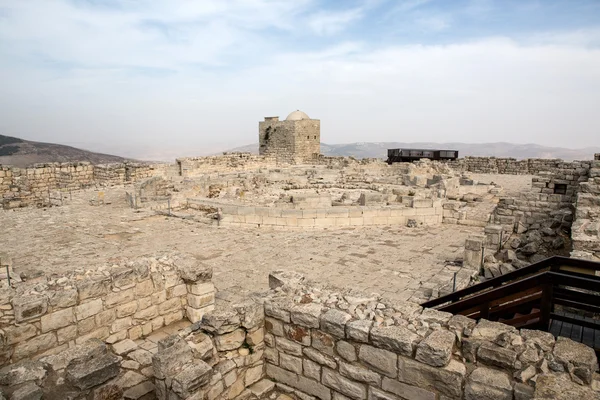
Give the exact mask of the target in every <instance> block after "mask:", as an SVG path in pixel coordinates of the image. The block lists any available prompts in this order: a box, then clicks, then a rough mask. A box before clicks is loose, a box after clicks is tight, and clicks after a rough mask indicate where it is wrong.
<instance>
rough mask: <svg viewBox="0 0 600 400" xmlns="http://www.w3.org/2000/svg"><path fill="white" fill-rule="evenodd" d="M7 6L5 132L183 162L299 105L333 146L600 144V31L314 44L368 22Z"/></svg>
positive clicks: (197, 8) (188, 5) (271, 11)
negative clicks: (443, 41) (310, 43)
mask: <svg viewBox="0 0 600 400" xmlns="http://www.w3.org/2000/svg"><path fill="white" fill-rule="evenodd" d="M2 4H4V6H5V7H10V8H11V10H12V11H11V12H10V13H9V15H8V16H7V17H5V18H4V19H3V21H2V24H0V40H1V41H2V46H0V79H1V80H2V82H3V87H2V89H3V90H2V91H1V92H0V132H2V133H3V134H9V135H14V136H22V137H26V138H31V139H34V140H36V139H37V140H44V141H57V142H65V143H77V144H81V143H92V144H94V146H96V147H95V148H96V149H98V150H106V151H108V150H110V151H114V152H122V153H125V152H129V154H131V155H135V151H138V152H141V150H140V149H142V148H143V149H144V150H143V151H144V152H145V153H144V154H148V152H150V151H153V152H154V153H153V154H155V153H156V152H157V151H161V149H165V150H164V151H165V153H166V151H167V150H166V149H168V151H169V155H168V158H171V157H172V154H173V153H175V154H177V153H180V154H181V155H184V154H188V155H193V154H200V153H206V152H212V151H215V150H216V149H217V148H218V147H219V146H222V147H224V148H227V147H234V146H237V145H240V144H246V143H252V142H255V141H256V135H257V124H258V120H260V119H262V117H263V116H265V115H272V114H280V115H282V116H285V115H286V114H287V113H288V112H289V111H291V110H295V109H298V108H299V109H302V110H304V111H306V112H307V113H308V114H309V115H310V116H312V117H315V118H320V119H321V120H322V130H323V131H322V137H323V140H324V141H326V142H331V143H336V142H338V143H339V142H353V141H392V140H398V141H412V140H415V141H416V140H427V141H465V142H488V141H509V142H537V143H541V144H550V145H561V146H567V147H577V146H587V145H599V143H598V139H597V133H598V131H600V114H598V112H597V110H596V108H597V104H600V72H599V71H600V49H598V46H597V45H595V43H598V41H597V39H598V38H599V37H600V34H598V31H597V30H587V31H572V32H558V33H557V32H549V33H547V34H543V35H534V36H530V37H525V38H521V39H519V41H515V40H511V39H507V38H505V37H501V36H500V37H489V38H482V39H479V40H475V41H467V42H463V43H456V44H452V45H447V46H438V45H419V44H414V45H406V46H400V45H396V44H394V43H389V42H386V43H385V44H379V43H376V42H370V41H363V42H352V41H347V40H344V38H343V36H342V35H340V36H339V37H337V36H333V37H328V38H326V40H327V43H332V44H331V45H328V46H325V45H323V44H321V43H320V44H319V45H318V46H315V47H312V50H311V47H306V45H305V44H304V39H305V38H307V37H308V38H311V37H310V36H307V35H309V34H311V35H312V33H310V32H309V33H307V32H306V27H307V26H308V24H309V23H311V22H312V23H313V24H314V26H313V29H314V30H313V31H311V32H313V33H314V34H319V35H328V34H329V35H330V34H333V33H335V32H336V30H337V32H338V33H339V32H342V31H343V30H344V29H346V28H348V27H349V26H351V24H352V23H353V22H355V21H357V20H358V18H362V17H363V15H362V14H361V13H360V12H359V11H357V9H351V10H349V11H348V15H345V16H344V15H342V16H340V15H339V14H335V15H333V14H327V15H325V14H323V15H324V16H322V17H321V20H320V22H319V23H315V22H314V21H315V13H311V10H312V8H311V5H312V3H311V2H309V1H295V2H288V1H284V0H278V1H267V0H239V1H234V2H227V3H226V4H225V2H224V1H221V0H214V1H213V0H211V1H209V0H207V1H202V2H197V1H177V2H175V1H173V2H170V1H169V2H167V1H160V2H159V1H148V2H145V3H142V4H141V5H140V6H139V7H138V8H132V7H133V6H134V5H137V4H139V3H136V2H131V3H130V7H129V8H128V9H127V10H126V11H121V12H117V11H115V10H111V9H106V8H103V9H97V8H91V7H89V6H88V7H74V6H73V5H72V3H66V2H62V3H61V2H58V1H53V2H47V1H42V0H37V1H35V0H31V1H28V2H9V1H4V2H2V0H0V7H2ZM413 6H415V7H416V6H417V4H416V3H413ZM136 7H137V6H136ZM317 20H318V19H317ZM328 20H329V22H327V21H328ZM153 24H154V25H153ZM161 24H162V25H161ZM164 26H166V27H168V28H169V29H171V30H172V31H171V32H172V33H171V34H172V35H174V37H169V35H168V34H167V35H165V33H164V31H162V30H161V29H162V27H164ZM273 32H289V35H287V36H286V37H287V40H283V39H281V38H279V37H273ZM290 38H291V39H290ZM336 38H337V40H335V39H336ZM312 39H315V38H314V36H313V37H312ZM318 39H319V42H321V40H320V39H322V38H318ZM323 41H325V39H323ZM298 43H300V44H303V45H304V47H303V46H298ZM316 49H319V50H316ZM149 146H151V147H152V148H151V149H148V147H149ZM88 147H89V146H88ZM132 151H133V152H134V153H132ZM138 154H140V156H143V154H141V153H138Z"/></svg>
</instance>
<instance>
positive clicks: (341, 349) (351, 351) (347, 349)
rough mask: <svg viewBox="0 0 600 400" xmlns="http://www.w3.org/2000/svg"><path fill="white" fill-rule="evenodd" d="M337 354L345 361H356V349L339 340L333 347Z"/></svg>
mask: <svg viewBox="0 0 600 400" xmlns="http://www.w3.org/2000/svg"><path fill="white" fill-rule="evenodd" d="M335 349H336V351H337V353H338V354H339V355H340V356H341V357H342V358H343V359H344V360H346V361H349V362H353V361H356V348H355V347H354V346H353V345H351V344H350V343H348V342H345V341H343V340H339V341H338V342H337V344H336V346H335Z"/></svg>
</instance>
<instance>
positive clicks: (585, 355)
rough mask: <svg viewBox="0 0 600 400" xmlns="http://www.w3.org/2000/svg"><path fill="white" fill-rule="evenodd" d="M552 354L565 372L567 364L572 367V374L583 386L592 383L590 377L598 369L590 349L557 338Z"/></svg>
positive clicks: (580, 344) (562, 338) (593, 353)
mask: <svg viewBox="0 0 600 400" xmlns="http://www.w3.org/2000/svg"><path fill="white" fill-rule="evenodd" d="M552 354H553V355H554V357H555V358H556V360H557V361H558V362H560V363H562V364H563V365H564V366H565V369H566V370H568V367H569V364H570V365H572V366H573V367H574V368H573V374H574V375H575V376H577V377H578V378H579V379H581V380H582V381H583V382H584V383H585V384H587V385H589V384H590V383H592V375H593V373H594V372H595V371H596V369H597V368H598V360H597V359H596V353H595V352H594V350H593V349H592V348H591V347H588V346H586V345H584V344H582V343H577V342H574V341H573V340H571V339H567V338H564V337H562V336H559V337H558V339H557V340H556V344H555V346H554V350H553V352H552Z"/></svg>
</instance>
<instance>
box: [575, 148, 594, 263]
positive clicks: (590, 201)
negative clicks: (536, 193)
mask: <svg viewBox="0 0 600 400" xmlns="http://www.w3.org/2000/svg"><path fill="white" fill-rule="evenodd" d="M571 238H572V239H573V252H572V253H571V255H572V256H573V257H577V258H585V259H589V260H593V261H600V160H599V161H593V162H592V168H591V169H590V170H589V179H588V181H587V182H583V183H581V184H580V186H579V191H578V192H577V201H576V203H575V222H574V223H573V226H572V228H571Z"/></svg>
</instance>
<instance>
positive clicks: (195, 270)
mask: <svg viewBox="0 0 600 400" xmlns="http://www.w3.org/2000/svg"><path fill="white" fill-rule="evenodd" d="M175 267H176V268H177V270H178V271H179V275H180V276H181V279H183V280H184V282H185V283H196V282H206V281H210V279H211V278H212V274H213V269H212V267H211V266H209V265H206V264H204V263H202V262H200V261H197V260H195V259H193V258H191V257H187V258H184V259H179V260H176V261H175Z"/></svg>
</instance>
